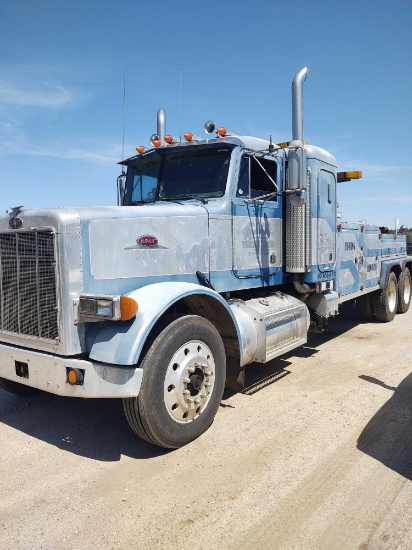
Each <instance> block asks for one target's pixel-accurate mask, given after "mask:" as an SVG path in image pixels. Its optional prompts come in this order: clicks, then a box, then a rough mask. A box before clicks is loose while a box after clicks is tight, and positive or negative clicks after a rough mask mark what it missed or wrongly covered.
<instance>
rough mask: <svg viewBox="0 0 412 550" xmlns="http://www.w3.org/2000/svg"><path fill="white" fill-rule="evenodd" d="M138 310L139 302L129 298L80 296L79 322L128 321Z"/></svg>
mask: <svg viewBox="0 0 412 550" xmlns="http://www.w3.org/2000/svg"><path fill="white" fill-rule="evenodd" d="M138 308H139V307H138V304H137V302H136V301H135V300H133V298H129V297H128V296H95V295H88V296H80V298H79V321H80V322H93V321H94V322H96V321H103V320H104V319H110V320H112V321H128V320H129V319H132V318H133V317H134V316H135V315H136V313H137V310H138Z"/></svg>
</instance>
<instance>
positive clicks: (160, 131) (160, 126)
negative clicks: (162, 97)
mask: <svg viewBox="0 0 412 550" xmlns="http://www.w3.org/2000/svg"><path fill="white" fill-rule="evenodd" d="M157 135H158V136H159V140H160V142H161V143H163V140H164V137H165V135H166V113H165V111H164V109H159V110H158V111H157Z"/></svg>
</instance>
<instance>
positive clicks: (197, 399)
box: [195, 397, 202, 405]
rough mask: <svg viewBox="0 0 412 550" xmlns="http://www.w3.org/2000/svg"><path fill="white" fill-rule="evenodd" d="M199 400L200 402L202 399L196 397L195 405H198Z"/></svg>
mask: <svg viewBox="0 0 412 550" xmlns="http://www.w3.org/2000/svg"><path fill="white" fill-rule="evenodd" d="M201 402H202V400H201V399H200V398H199V397H196V399H195V405H200V403H201Z"/></svg>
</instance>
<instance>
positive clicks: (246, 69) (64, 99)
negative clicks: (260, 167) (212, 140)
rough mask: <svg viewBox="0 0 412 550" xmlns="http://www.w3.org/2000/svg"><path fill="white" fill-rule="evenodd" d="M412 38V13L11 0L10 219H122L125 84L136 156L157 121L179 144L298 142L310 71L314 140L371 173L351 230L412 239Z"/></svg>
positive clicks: (352, 185) (6, 176)
mask: <svg viewBox="0 0 412 550" xmlns="http://www.w3.org/2000/svg"><path fill="white" fill-rule="evenodd" d="M411 29H412V2H410V0H409V1H401V0H393V1H389V0H388V1H383V0H375V1H374V2H372V1H365V0H358V1H354V0H347V1H345V2H343V1H339V2H338V1H335V0H329V1H327V0H311V1H303V0H294V1H293V2H278V1H276V0H272V1H268V0H266V1H263V0H255V1H254V2H250V1H246V0H236V1H235V0H220V1H218V0H192V1H187V0H179V2H172V1H163V0H158V1H157V2H147V1H143V0H140V1H139V0H135V1H134V2H132V1H130V0H129V1H126V0H116V1H111V0H106V1H100V2H96V1H95V0H82V1H79V0H72V1H71V2H61V1H59V0H19V2H16V1H13V0H2V2H1V4H0V211H1V212H4V211H5V210H6V209H7V208H9V207H10V206H15V205H20V204H21V205H24V206H25V208H38V207H54V206H84V205H86V206H87V205H110V204H115V202H116V185H115V182H116V177H117V175H118V174H119V166H117V162H118V161H119V160H121V157H122V117H123V75H124V73H125V74H126V125H125V157H128V156H132V155H133V154H134V153H135V147H136V146H137V145H139V144H143V145H148V142H149V136H150V135H151V134H152V133H153V132H154V131H155V130H156V111H157V109H159V108H164V109H165V110H166V115H167V131H168V132H170V133H172V134H175V135H179V132H180V127H182V131H183V132H185V131H188V130H190V131H192V132H193V133H195V134H202V133H203V124H204V123H205V122H206V120H208V119H213V120H215V122H216V123H217V124H219V125H225V126H226V127H228V128H229V129H231V130H232V131H234V132H236V133H239V134H248V135H256V136H258V137H262V138H266V139H267V138H268V137H269V134H272V136H273V138H274V140H275V141H287V140H289V139H291V97H290V87H291V81H292V79H293V77H294V75H295V74H296V72H297V71H298V70H299V69H300V68H301V67H302V66H304V65H306V66H307V67H308V70H309V73H308V78H307V80H306V82H305V85H304V108H305V130H304V137H305V139H306V140H308V141H309V142H310V143H312V144H315V145H318V146H320V147H323V148H325V149H327V150H328V151H330V152H331V153H332V154H334V155H335V156H336V158H337V160H338V164H339V170H350V169H352V170H356V169H357V170H362V171H363V174H364V177H363V179H362V180H360V181H352V182H349V183H341V184H339V187H338V200H339V203H340V210H341V211H342V212H343V219H345V220H364V219H366V220H367V221H368V222H370V223H375V224H378V225H387V226H389V227H393V226H394V220H395V218H399V219H400V222H401V223H404V224H406V225H407V226H408V227H411V226H412V157H411V153H410V150H411V143H410V136H411V131H410V127H411V123H412V107H411V95H412V94H411V85H412V63H411V58H412V32H411ZM180 72H181V75H182V117H181V123H180V100H179V98H180V92H179V83H180Z"/></svg>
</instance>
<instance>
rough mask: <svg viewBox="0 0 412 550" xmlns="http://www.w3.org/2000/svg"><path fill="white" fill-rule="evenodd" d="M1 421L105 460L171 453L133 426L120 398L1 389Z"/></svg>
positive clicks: (60, 446)
mask: <svg viewBox="0 0 412 550" xmlns="http://www.w3.org/2000/svg"><path fill="white" fill-rule="evenodd" d="M0 422H1V423H3V424H6V425H8V426H10V427H12V428H14V429H16V430H19V431H21V432H23V433H26V434H27V435H29V436H30V437H34V438H36V439H39V440H41V441H44V442H45V443H48V444H50V445H53V446H55V447H58V448H60V449H63V450H64V451H67V452H70V453H73V454H77V455H80V456H84V457H88V458H92V459H94V460H99V461H103V462H112V461H118V460H120V458H121V456H122V455H124V456H129V457H131V458H136V459H145V458H153V457H157V456H161V455H164V454H166V453H168V452H170V451H169V450H168V449H161V448H160V447H155V446H154V445H150V444H149V443H146V442H145V441H143V440H142V439H140V438H139V437H138V436H137V435H135V434H134V432H133V431H132V430H131V428H129V425H128V424H127V421H126V419H125V417H124V415H123V407H122V402H121V400H118V399H74V398H70V397H60V396H56V395H52V394H47V393H40V394H38V395H36V396H34V397H31V398H25V397H24V398H23V397H18V396H14V395H12V394H8V393H7V392H5V391H3V390H0Z"/></svg>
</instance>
